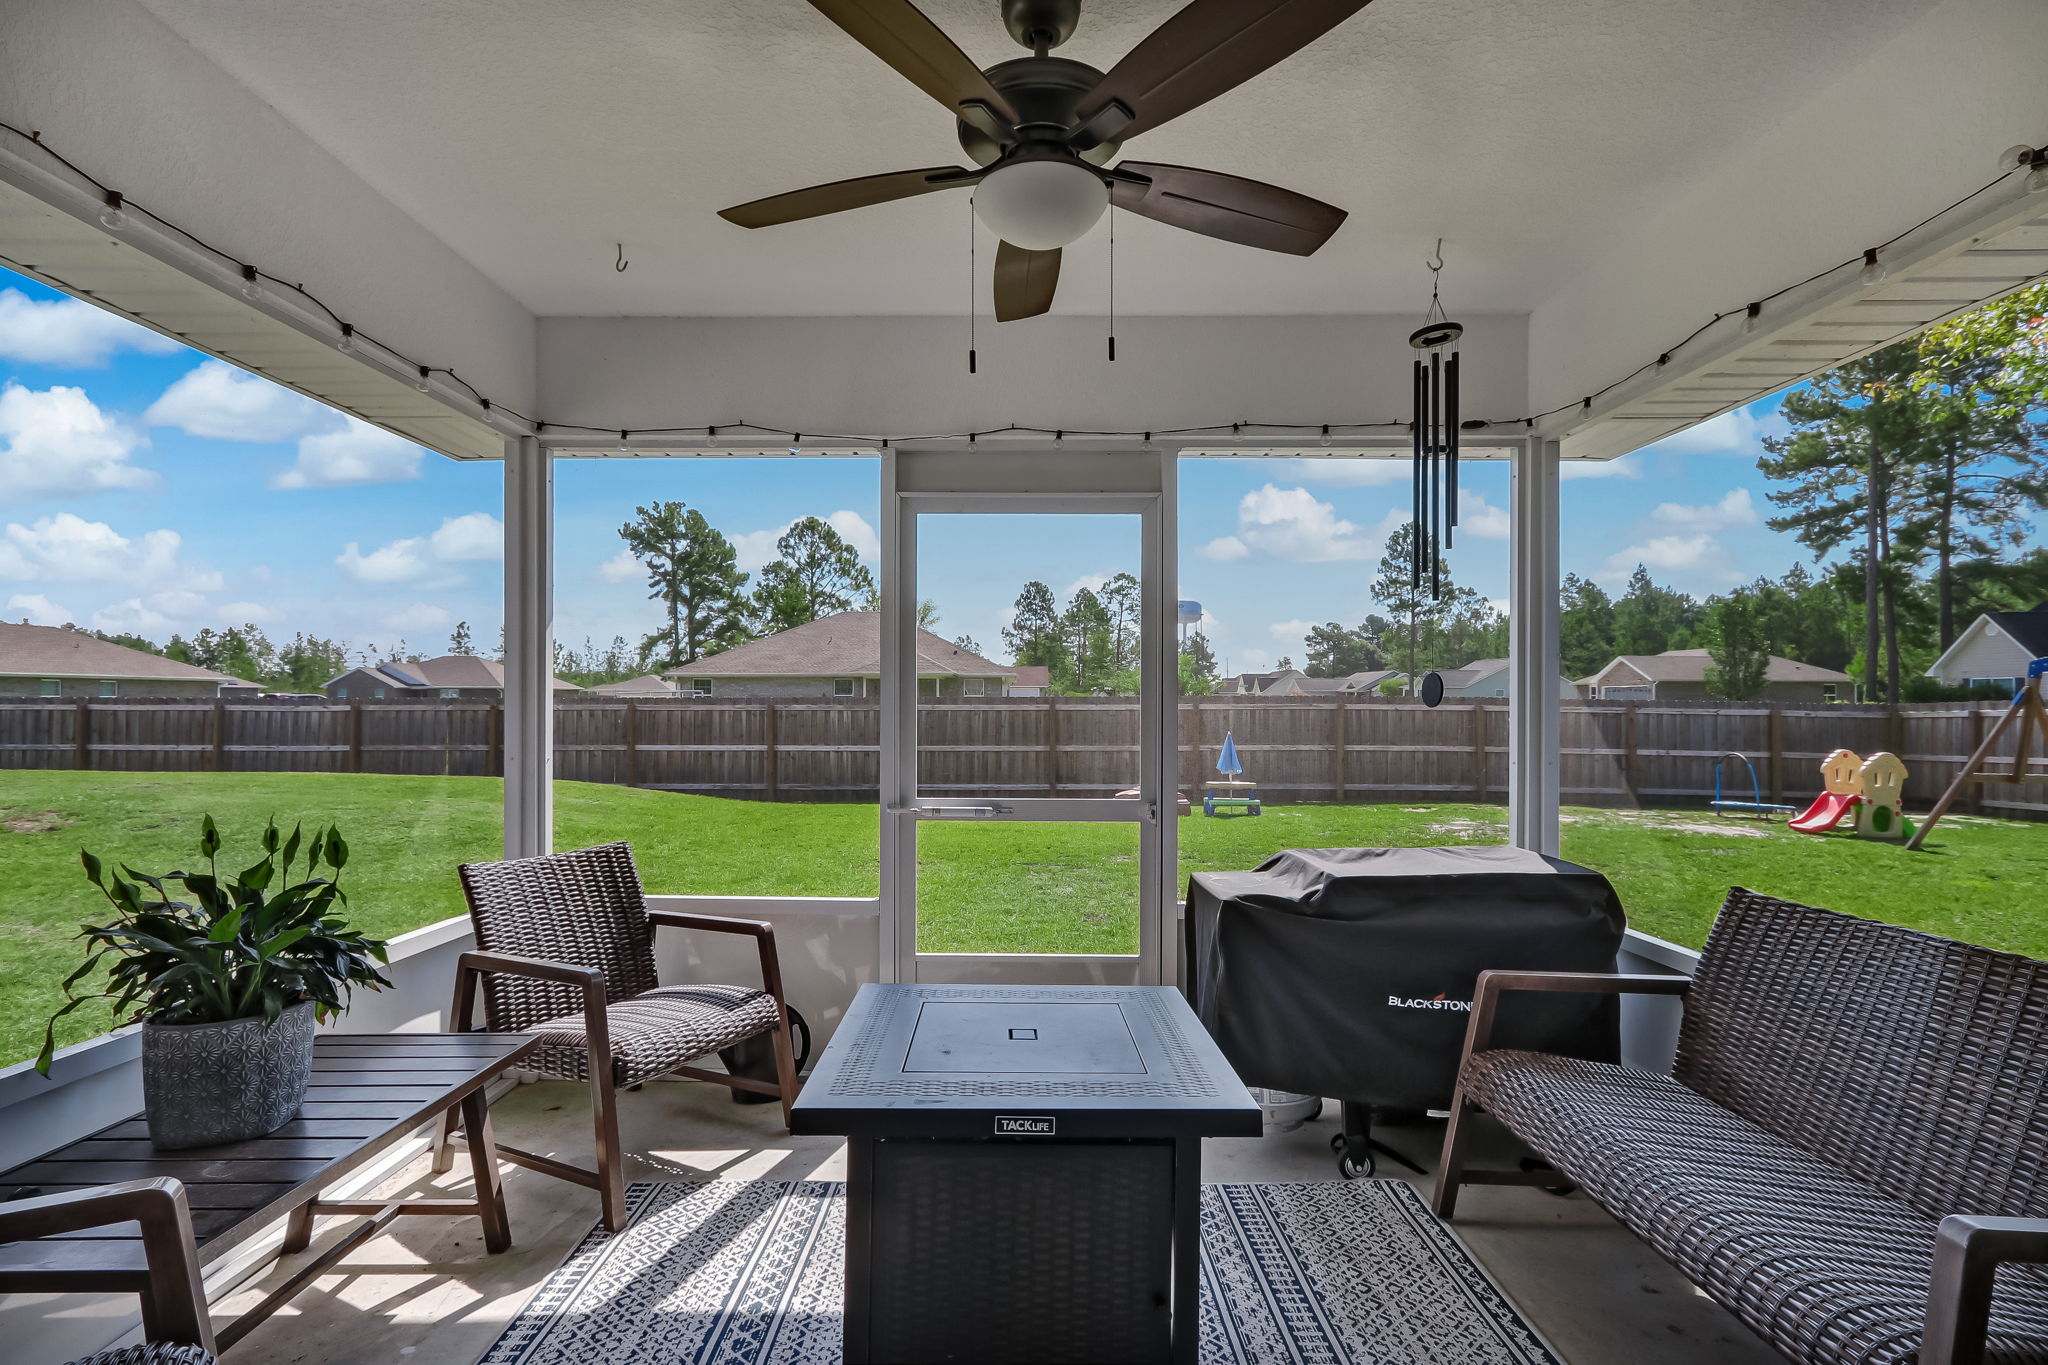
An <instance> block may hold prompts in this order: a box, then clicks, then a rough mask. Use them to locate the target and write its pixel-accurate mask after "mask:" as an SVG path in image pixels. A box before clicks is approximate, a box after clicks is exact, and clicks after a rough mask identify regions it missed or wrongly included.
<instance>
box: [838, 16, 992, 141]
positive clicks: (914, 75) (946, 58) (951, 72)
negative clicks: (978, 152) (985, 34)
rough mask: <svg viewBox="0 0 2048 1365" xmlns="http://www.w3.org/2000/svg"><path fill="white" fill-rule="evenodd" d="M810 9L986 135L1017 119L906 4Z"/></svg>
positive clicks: (949, 42) (969, 63) (951, 44)
mask: <svg viewBox="0 0 2048 1365" xmlns="http://www.w3.org/2000/svg"><path fill="white" fill-rule="evenodd" d="M811 7H812V8H814V9H816V10H817V11H818V12H819V13H820V14H822V15H824V16H825V17H826V18H827V19H830V20H831V21H832V22H833V23H835V24H837V25H839V27H841V28H843V29H845V30H846V32H847V34H848V36H850V37H851V38H852V39H853V40H854V41H855V42H857V43H859V44H860V45H861V46H862V47H864V48H866V49H867V50H868V51H870V52H872V53H874V54H875V55H876V56H877V57H880V58H881V59H882V60H883V61H885V62H887V63H888V64H889V65H890V66H892V67H894V68H895V69H896V70H897V72H898V73H899V74H900V75H902V76H903V77H904V78H905V79H906V80H908V81H909V82H910V83H911V84H912V85H914V86H916V87H917V88H918V89H920V90H922V91H924V92H925V93H926V94H927V95H930V96H931V97H932V98H933V99H935V100H937V101H938V102H939V103H940V104H943V105H945V106H946V107H947V108H948V109H950V110H952V111H953V113H954V115H955V116H956V117H959V118H963V119H965V120H967V122H969V123H971V124H973V125H975V126H976V127H977V128H980V129H981V131H982V132H984V133H987V134H989V135H990V136H991V137H993V136H995V135H996V134H997V132H998V131H999V130H1000V129H1003V128H1007V127H1008V126H1009V125H1011V124H1014V123H1015V122H1016V121H1017V111H1016V110H1015V109H1013V108H1011V107H1010V102H1009V101H1008V100H1007V99H1005V98H1003V96H1002V94H1001V93H1000V92H999V91H998V90H997V89H996V88H995V87H994V86H993V85H990V84H989V83H988V77H986V76H984V75H982V74H981V68H980V67H978V66H976V65H975V64H974V63H973V62H972V61H970V60H969V59H968V56H967V54H966V53H964V52H962V51H961V50H960V48H959V46H958V44H956V43H954V41H953V40H952V39H951V38H948V37H947V36H946V35H945V33H944V32H943V31H942V30H941V29H940V28H939V26H938V25H937V24H934V23H933V22H932V21H931V20H929V19H927V18H925V16H924V14H923V12H922V11H920V10H919V9H918V8H917V6H915V5H913V4H911V3H910V0H811Z"/></svg>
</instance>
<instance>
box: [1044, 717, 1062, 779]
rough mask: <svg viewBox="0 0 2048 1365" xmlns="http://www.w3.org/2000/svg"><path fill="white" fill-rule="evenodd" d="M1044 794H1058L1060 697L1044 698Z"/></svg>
mask: <svg viewBox="0 0 2048 1365" xmlns="http://www.w3.org/2000/svg"><path fill="white" fill-rule="evenodd" d="M1045 794H1046V795H1047V796H1058V795H1059V794H1060V699H1059V698H1058V697H1055V696H1053V695H1052V694H1050V693H1047V694H1046V698H1045Z"/></svg>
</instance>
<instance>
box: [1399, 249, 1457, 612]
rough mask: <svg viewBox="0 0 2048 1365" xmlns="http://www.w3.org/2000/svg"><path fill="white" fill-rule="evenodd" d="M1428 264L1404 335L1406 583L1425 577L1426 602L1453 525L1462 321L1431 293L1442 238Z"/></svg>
mask: <svg viewBox="0 0 2048 1365" xmlns="http://www.w3.org/2000/svg"><path fill="white" fill-rule="evenodd" d="M1427 264H1428V265H1429V312H1428V313H1426V314H1424V315H1423V319H1422V325H1421V326H1420V327H1418V328H1416V329H1415V330H1414V331H1413V332H1411V333H1409V335H1408V344H1409V345H1410V346H1413V347H1414V348H1415V420H1414V422H1413V423H1412V424H1411V427H1410V430H1411V431H1412V433H1413V436H1414V442H1415V469H1414V475H1413V483H1414V491H1415V508H1414V519H1413V521H1412V523H1411V526H1412V529H1413V532H1414V534H1413V536H1412V538H1411V549H1412V556H1411V558H1410V560H1409V566H1408V579H1409V588H1410V590H1411V591H1413V592H1418V593H1419V592H1421V591H1422V584H1423V580H1424V579H1425V578H1426V579H1428V581H1429V596H1430V600H1431V601H1433V602H1434V601H1441V600H1442V598H1443V562H1444V561H1443V552H1444V551H1445V550H1447V549H1449V548H1451V533H1452V531H1453V529H1454V528H1456V526H1457V524H1458V338H1460V337H1462V336H1464V335H1465V327H1464V324H1462V323H1457V322H1452V321H1451V320H1450V317H1449V315H1448V314H1446V313H1445V312H1444V306H1443V301H1442V300H1441V299H1440V298H1439V297H1438V296H1437V285H1438V282H1439V278H1440V276H1441V274H1442V271H1443V268H1444V243H1443V239H1442V238H1441V237H1439V238H1438V239H1437V243H1436V255H1435V256H1434V257H1433V258H1432V259H1431V260H1430V261H1429V262H1428V263H1427Z"/></svg>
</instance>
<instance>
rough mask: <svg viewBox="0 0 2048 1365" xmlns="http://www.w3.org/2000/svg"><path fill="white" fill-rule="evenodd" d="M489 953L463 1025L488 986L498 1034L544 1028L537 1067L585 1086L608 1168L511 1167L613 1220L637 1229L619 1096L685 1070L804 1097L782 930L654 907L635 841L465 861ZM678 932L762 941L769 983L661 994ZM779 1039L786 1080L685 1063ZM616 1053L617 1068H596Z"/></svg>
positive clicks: (457, 1013) (546, 1161) (462, 1005)
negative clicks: (557, 1181) (578, 1189)
mask: <svg viewBox="0 0 2048 1365" xmlns="http://www.w3.org/2000/svg"><path fill="white" fill-rule="evenodd" d="M460 871H461V877H462V890H463V894H464V895H465V896H466V897H467V898H468V900H469V918H470V923H471V924H472V925H473V926H474V927H475V930H476V942H477V949H478V951H476V952H473V953H465V954H463V956H462V960H461V964H460V966H459V967H458V968H457V971H456V986H455V1003H454V1007H453V1010H452V1012H451V1019H452V1026H453V1027H454V1028H457V1029H467V1028H470V1027H471V1026H472V1016H473V1013H474V1004H475V1001H474V998H473V992H474V988H475V983H476V982H477V980H478V979H479V978H480V979H481V980H482V982H483V996H484V999H483V1014H484V1026H485V1028H487V1029H489V1030H491V1031H495V1032H518V1033H524V1032H533V1033H539V1034H540V1035H541V1043H540V1046H539V1047H537V1048H536V1049H535V1050H534V1051H533V1052H532V1053H531V1054H530V1055H529V1059H528V1063H527V1064H528V1065H530V1066H532V1067H533V1069H534V1070H537V1071H540V1072H542V1073H543V1074H545V1075H550V1076H556V1077H560V1078H561V1079H564V1080H572V1081H586V1082H588V1083H589V1085H590V1088H591V1107H592V1112H593V1117H594V1119H595V1121H596V1125H597V1170H595V1171H587V1170H583V1169H581V1168H579V1167H575V1166H568V1165H565V1164H563V1163H562V1162H559V1161H556V1160H554V1159H553V1158H551V1157H544V1156H539V1155H536V1154H535V1153H532V1152H526V1151H521V1150H520V1149H518V1148H516V1147H508V1146H505V1145H504V1144H502V1143H501V1144H499V1147H498V1151H499V1154H500V1155H501V1156H503V1157H504V1158H505V1159H506V1160H508V1161H511V1162H514V1163H516V1164H518V1165H523V1166H527V1167H530V1168H531V1169H534V1170H538V1171H543V1172H545V1173H547V1174H549V1175H554V1176H559V1177H561V1178H562V1179H565V1180H570V1181H573V1182H575V1183H577V1184H581V1185H587V1186H589V1187H591V1188H593V1189H596V1190H597V1191H598V1192H599V1194H600V1195H601V1196H602V1198H603V1202H604V1217H605V1223H606V1225H607V1226H609V1227H610V1228H611V1229H612V1230H613V1231H617V1230H618V1229H619V1228H620V1227H622V1226H623V1225H624V1219H625V1174H624V1159H623V1153H622V1151H621V1149H620V1147H619V1138H618V1112H617V1099H616V1091H617V1089H618V1087H620V1086H631V1085H638V1084H640V1083H641V1082H643V1081H647V1080H651V1079H653V1078H654V1077H656V1076H669V1075H681V1076H688V1077H692V1078H695V1079H698V1080H708V1081H716V1082H718V1083H720V1084H723V1085H729V1086H732V1087H734V1088H735V1089H740V1090H752V1091H759V1092H762V1093H765V1094H770V1095H774V1096H776V1097H778V1098H779V1099H781V1101H782V1105H783V1118H784V1121H785V1122H787V1120H788V1111H789V1103H790V1101H791V1100H793V1099H794V1098H795V1097H796V1068H795V1063H794V1053H793V1052H792V1050H791V1047H790V1037H789V1018H788V1007H787V1005H786V1003H785V1002H784V1000H783V996H782V974H781V968H780V964H779V963H778V962H777V960H776V956H775V937H774V931H773V930H772V929H771V928H769V926H768V925H766V924H764V923H761V922H759V921H755V920H738V919H725V918H720V917H717V916H712V915H684V914H674V913H668V912H663V911H650V910H649V909H648V908H647V901H646V897H645V895H644V894H643V892H642V891H641V888H640V874H639V872H638V871H637V870H636V869H635V868H634V866H633V850H632V848H631V847H630V846H629V845H627V844H623V843H616V844H604V845H601V846H599V847H597V848H586V849H579V850H577V851H575V852H572V853H553V854H548V855H546V856H544V857H539V858H517V859H512V860H509V861H506V862H498V863H466V864H464V865H463V866H462V868H461V869H460ZM661 925H667V926H672V927H676V928H682V929H693V930H708V931H711V932H716V933H736V934H745V935H748V936H750V937H752V938H754V939H755V940H756V941H757V942H758V944H759V947H760V954H761V976H762V987H761V988H760V989H756V988H754V987H751V986H714V985H689V986H662V985H660V984H659V982H658V979H657V977H656V975H655V966H654V930H655V928H656V927H657V926H661ZM764 1033H767V1034H772V1035H773V1040H774V1052H775V1064H776V1078H777V1079H776V1081H775V1083H774V1084H768V1083H766V1082H761V1081H754V1080H750V1079H748V1078H747V1077H744V1076H738V1075H730V1074H727V1073H724V1072H714V1071H703V1070H699V1069H697V1068H695V1067H691V1066H688V1065H686V1063H688V1062H690V1061H692V1060H694V1059H696V1058H699V1057H704V1056H708V1055H709V1054H711V1053H713V1052H718V1051H721V1050H723V1049H726V1048H730V1047H732V1046H733V1045H734V1044H736V1043H740V1042H744V1041H745V1040H746V1039H749V1038H754V1037H758V1036H759V1035H761V1034H764ZM595 1057H604V1058H606V1059H608V1061H609V1065H592V1059H593V1058H595ZM453 1137H454V1133H453V1128H452V1119H447V1118H444V1119H443V1121H442V1127H441V1133H440V1148H439V1152H438V1155H437V1157H436V1168H437V1169H446V1168H447V1166H448V1165H449V1164H450V1163H451V1161H452V1159H453V1158H452V1147H451V1145H450V1144H451V1143H452V1140H453Z"/></svg>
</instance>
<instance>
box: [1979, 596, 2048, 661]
mask: <svg viewBox="0 0 2048 1365" xmlns="http://www.w3.org/2000/svg"><path fill="white" fill-rule="evenodd" d="M1984 614H1985V615H1986V616H1988V617H1990V618H1991V623H1992V624H1993V625H1995V626H1997V627H1998V628H1999V629H2000V630H2002V631H2004V632H2005V633H2006V634H2007V635H2010V636H2012V638H2013V639H2015V640H2017V641H2018V642H2019V646H2020V648H2021V649H2024V650H2026V651H2027V653H2029V654H2031V655H2033V656H2034V657H2035V658H2037V659H2048V602H2043V603H2041V604H2040V605H2039V606H2037V607H2035V608H2034V609H2033V610H2032V611H1987V612H1985V613H1984Z"/></svg>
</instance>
